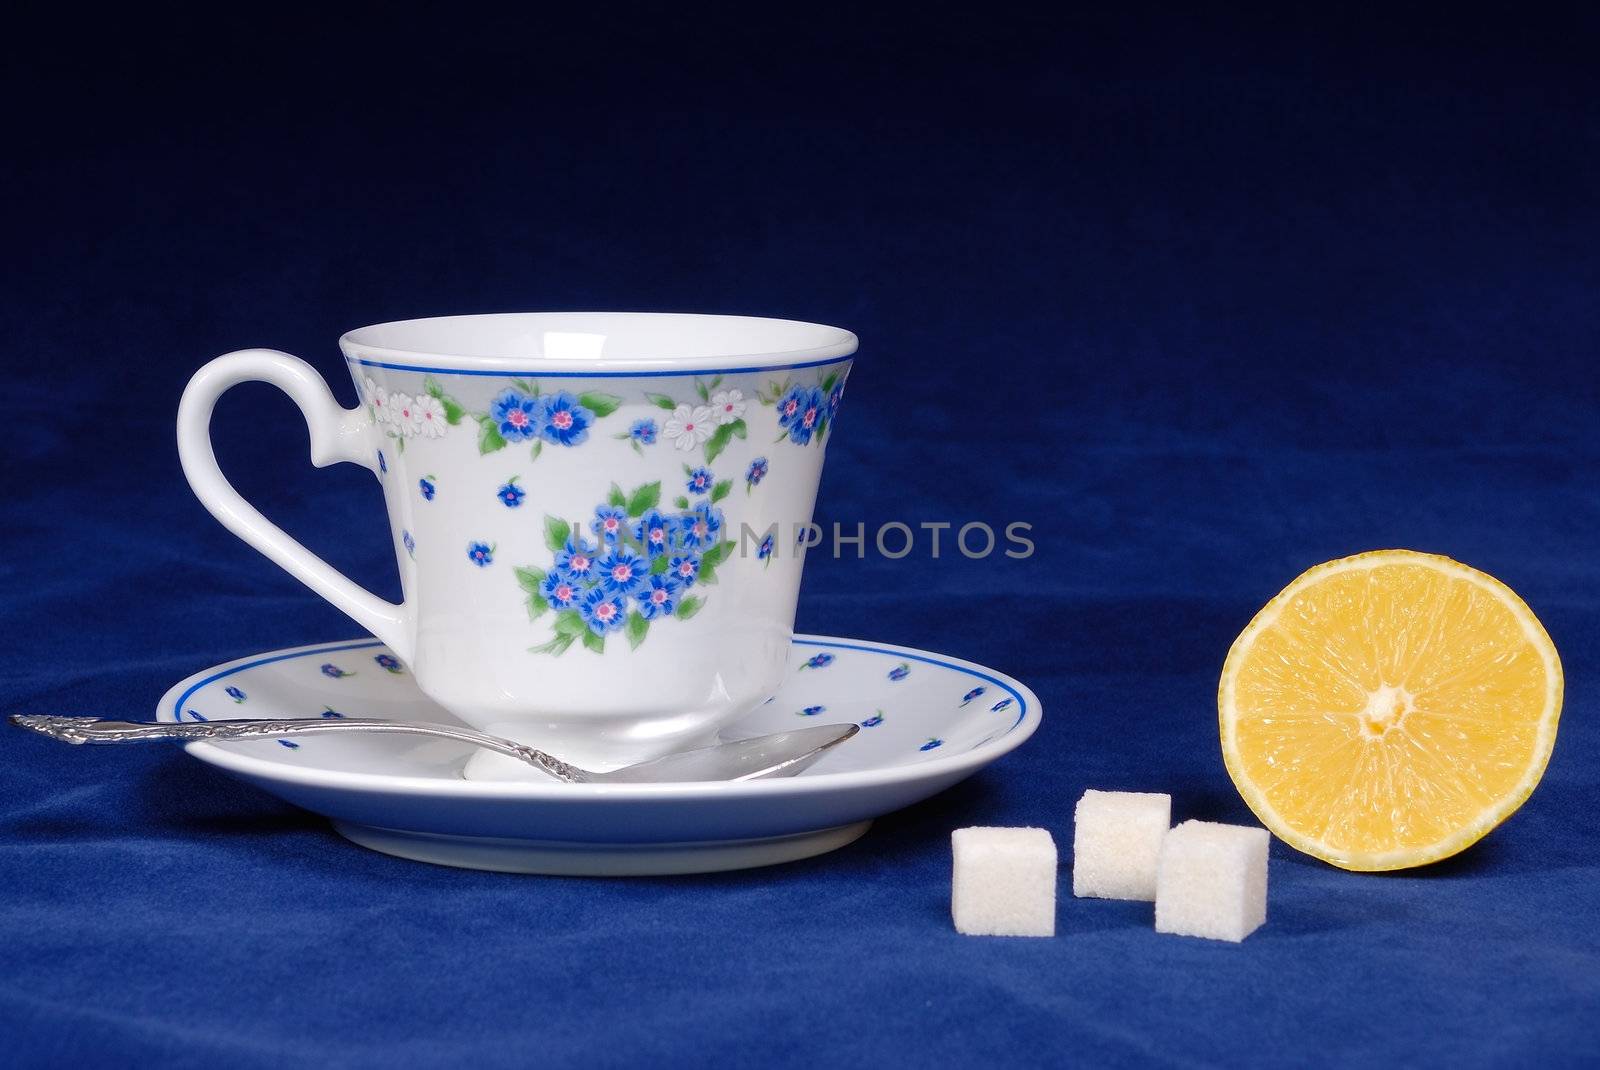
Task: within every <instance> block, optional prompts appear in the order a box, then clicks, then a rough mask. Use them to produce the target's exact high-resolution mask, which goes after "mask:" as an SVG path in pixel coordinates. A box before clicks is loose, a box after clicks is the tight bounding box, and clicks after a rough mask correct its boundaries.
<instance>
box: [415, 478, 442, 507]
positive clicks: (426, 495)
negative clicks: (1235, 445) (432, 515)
mask: <svg viewBox="0 0 1600 1070" xmlns="http://www.w3.org/2000/svg"><path fill="white" fill-rule="evenodd" d="M437 483H438V480H436V479H434V478H433V477H432V476H423V477H422V478H421V479H419V480H417V489H418V490H420V491H422V500H423V501H426V502H431V501H433V496H434V495H435V494H436V493H438V487H437V486H436V485H435V484H437Z"/></svg>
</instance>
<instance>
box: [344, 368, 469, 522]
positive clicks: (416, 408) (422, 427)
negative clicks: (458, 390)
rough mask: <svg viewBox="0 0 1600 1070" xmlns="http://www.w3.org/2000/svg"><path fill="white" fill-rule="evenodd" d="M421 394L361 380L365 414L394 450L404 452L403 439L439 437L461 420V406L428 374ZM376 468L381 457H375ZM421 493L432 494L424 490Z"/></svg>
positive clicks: (369, 380) (370, 380)
mask: <svg viewBox="0 0 1600 1070" xmlns="http://www.w3.org/2000/svg"><path fill="white" fill-rule="evenodd" d="M422 389H423V393H421V394H418V395H417V396H415V397H413V396H412V395H410V394H407V393H404V392H402V391H398V390H397V391H394V392H392V393H391V392H390V391H387V390H385V389H384V388H383V387H381V386H379V385H378V383H377V381H376V380H374V379H373V378H372V377H371V376H368V377H367V378H366V379H365V381H364V382H363V383H362V392H363V393H365V394H366V396H367V414H368V415H369V416H371V417H372V421H373V423H375V424H377V425H378V429H379V430H380V431H382V432H383V433H384V435H385V436H387V437H388V438H391V439H393V440H394V442H395V449H397V450H399V451H400V452H401V453H404V452H405V449H406V440H407V439H415V438H440V437H442V436H443V435H444V433H445V431H446V430H448V429H449V428H451V427H454V426H455V425H456V424H459V423H460V422H461V417H462V415H463V412H462V408H461V406H460V405H458V404H456V403H455V401H453V400H452V399H450V398H449V397H448V396H446V395H445V392H444V388H443V387H441V386H440V385H439V380H437V379H435V378H434V377H433V376H431V375H430V376H428V377H427V378H426V379H424V380H423V383H422ZM378 463H379V466H380V467H384V468H385V470H387V468H386V466H384V464H383V456H382V454H381V453H380V454H379V458H378ZM423 496H424V497H427V498H432V497H433V495H432V494H431V493H430V492H429V491H427V490H426V489H424V491H423Z"/></svg>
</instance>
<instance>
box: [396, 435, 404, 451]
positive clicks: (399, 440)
mask: <svg viewBox="0 0 1600 1070" xmlns="http://www.w3.org/2000/svg"><path fill="white" fill-rule="evenodd" d="M394 451H395V452H396V453H404V452H405V451H406V440H405V439H404V438H401V437H399V436H396V442H395V446H394Z"/></svg>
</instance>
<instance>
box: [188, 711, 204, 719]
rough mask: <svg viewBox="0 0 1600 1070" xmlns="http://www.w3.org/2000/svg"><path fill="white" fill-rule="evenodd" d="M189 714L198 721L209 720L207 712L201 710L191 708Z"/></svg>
mask: <svg viewBox="0 0 1600 1070" xmlns="http://www.w3.org/2000/svg"><path fill="white" fill-rule="evenodd" d="M188 714H189V716H190V718H192V719H193V720H196V721H204V720H208V718H207V717H206V716H205V714H203V713H201V712H200V711H199V710H189V711H188Z"/></svg>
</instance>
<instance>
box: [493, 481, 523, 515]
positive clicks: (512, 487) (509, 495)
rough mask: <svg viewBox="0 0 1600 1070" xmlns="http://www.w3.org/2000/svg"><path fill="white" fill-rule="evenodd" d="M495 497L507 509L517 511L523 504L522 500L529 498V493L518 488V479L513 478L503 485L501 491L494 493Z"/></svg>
mask: <svg viewBox="0 0 1600 1070" xmlns="http://www.w3.org/2000/svg"><path fill="white" fill-rule="evenodd" d="M494 496H495V497H496V498H499V499H500V502H501V504H502V505H504V506H505V507H506V508H507V509H515V508H516V507H517V506H519V505H521V504H522V499H524V498H526V497H527V496H528V492H527V491H525V490H523V489H522V488H521V487H519V486H517V477H516V476H512V477H511V478H510V479H509V480H507V481H506V482H505V483H503V484H501V486H500V489H499V490H497V491H495V492H494Z"/></svg>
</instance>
